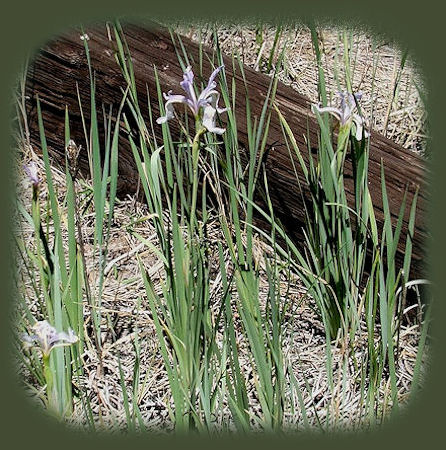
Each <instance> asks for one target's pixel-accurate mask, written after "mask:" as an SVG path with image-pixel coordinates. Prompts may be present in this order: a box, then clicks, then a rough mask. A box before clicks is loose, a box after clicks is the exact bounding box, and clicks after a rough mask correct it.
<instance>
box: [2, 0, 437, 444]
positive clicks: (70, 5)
mask: <svg viewBox="0 0 446 450" xmlns="http://www.w3.org/2000/svg"><path fill="white" fill-rule="evenodd" d="M2 10H3V14H2V20H1V22H2V26H1V27H0V37H1V38H0V45H1V58H2V60H3V63H2V69H1V70H0V76H1V82H0V89H1V97H0V98H1V99H2V101H1V104H0V127H1V134H0V136H1V147H0V170H1V171H2V172H3V174H1V175H2V176H0V183H1V185H0V205H2V210H1V213H0V256H1V264H2V267H1V270H0V283H1V284H0V286H1V302H0V306H1V310H0V319H1V321H2V326H0V346H1V361H2V363H1V370H0V390H1V395H0V413H1V419H2V420H1V421H0V429H1V434H0V439H1V440H2V441H4V445H6V446H5V447H4V448H14V449H25V448H29V449H31V448H32V449H36V448H38V449H40V448H46V449H52V448H59V449H63V450H65V449H68V448H70V449H71V448H80V447H85V448H87V447H88V448H93V447H94V448H95V449H101V448H105V449H107V450H112V449H115V448H122V447H125V448H132V449H133V448H137V447H138V448H163V449H164V448H166V447H167V448H168V447H173V448H185V447H195V448H207V447H209V445H212V446H213V447H214V448H227V447H228V446H233V447H238V446H240V448H246V447H249V446H254V447H255V448H256V449H258V450H260V449H263V448H271V447H272V446H274V445H277V444H278V445H280V446H281V447H282V448H295V447H297V446H305V447H306V446H311V447H312V448H326V447H327V446H330V448H333V447H336V448H339V447H341V448H343V449H349V448H357V447H358V446H360V447H361V448H377V447H378V448H379V447H383V446H386V447H390V446H393V445H395V446H396V445H398V446H399V447H400V448H403V449H406V448H420V447H421V446H423V445H425V444H428V445H430V444H434V443H436V442H437V440H439V441H440V442H441V441H444V438H443V439H442V437H443V436H444V434H443V432H444V428H445V426H446V423H445V416H446V414H445V407H446V396H445V392H446V389H445V383H444V382H443V376H442V375H443V373H444V370H445V355H446V352H445V351H444V348H443V344H444V341H445V327H443V326H442V325H443V323H444V318H445V294H444V291H443V289H442V288H443V287H444V274H445V269H444V267H445V256H444V255H445V254H446V246H445V242H446V239H445V233H444V232H445V227H442V224H443V223H445V215H446V208H444V206H445V204H446V202H445V200H444V199H443V194H444V193H446V189H445V188H446V185H445V183H446V176H444V175H443V174H444V173H446V171H445V169H446V151H445V150H444V149H443V148H442V147H443V146H442V144H441V132H444V129H442V125H443V123H444V120H445V111H444V105H445V104H446V95H445V86H444V85H445V77H444V75H443V74H444V69H445V67H444V66H445V63H444V55H445V51H444V49H443V44H444V41H445V40H444V32H445V30H446V27H445V26H444V17H446V16H445V14H444V11H443V10H442V7H441V6H440V2H436V1H434V0H425V1H423V2H420V3H418V4H415V3H412V2H410V3H409V2H407V1H403V0H393V1H382V0H374V1H373V2H372V1H369V2H359V1H358V0H356V1H350V0H347V1H341V0H338V1H333V0H332V1H330V0H319V1H314V0H313V1H308V0H300V1H297V0H295V1H291V0H289V1H285V0H272V1H269V2H268V1H264V0H257V1H243V2H242V1H240V0H239V1H234V0H224V1H223V2H220V3H217V2H215V1H214V2H212V3H211V2H210V1H202V0H200V1H192V0H189V1H181V0H169V1H165V2H154V1H153V0H125V1H122V0H121V1H116V0H106V1H104V0H97V1H91V0H90V1H85V0H75V1H70V2H66V3H62V2H60V1H59V2H56V1H54V0H40V1H38V2H33V3H30V4H25V3H22V2H9V3H8V4H7V5H4V6H3V7H2ZM260 16H261V17H263V18H264V19H265V20H270V21H280V20H285V21H291V20H296V21H307V20H312V19H319V20H327V21H330V22H333V23H337V24H339V25H342V24H345V25H355V26H356V25H359V26H362V27H366V28H368V29H370V30H371V31H372V32H373V33H382V34H384V35H385V36H387V37H388V38H390V39H394V40H396V42H397V44H399V45H400V46H402V47H403V46H404V47H407V48H409V49H410V50H411V52H412V56H413V57H414V58H415V60H416V61H417V63H418V65H419V67H420V69H421V71H422V73H423V74H424V78H425V85H426V88H427V94H428V104H427V109H428V113H429V127H430V133H431V137H432V139H431V140H430V143H429V145H430V146H431V148H430V150H431V152H432V154H433V158H432V162H431V164H430V175H429V177H430V178H431V180H432V187H431V191H430V192H431V202H430V208H429V210H430V215H429V218H428V220H429V229H430V231H431V233H432V239H431V241H430V242H429V243H428V251H427V255H428V258H427V261H426V273H427V276H428V278H430V279H431V280H433V281H434V287H433V293H434V298H435V302H434V305H433V314H432V317H433V319H434V320H433V324H432V328H433V333H432V334H433V337H434V338H433V348H432V350H431V353H430V359H431V368H430V370H429V373H428V377H427V380H426V385H425V388H424V389H423V390H422V392H421V394H420V395H419V396H418V398H416V399H415V400H414V401H413V402H412V403H411V404H410V405H408V407H406V408H405V410H404V411H403V412H402V413H401V414H400V415H399V416H398V418H397V419H395V420H392V421H389V422H388V423H387V424H386V425H384V426H383V427H382V428H380V429H378V430H375V431H373V432H360V433H359V432H358V433H351V434H318V435H307V434H299V435H297V436H296V437H294V438H290V437H287V438H283V437H278V436H272V435H270V436H265V435H259V436H257V437H250V438H242V437H225V438H221V439H213V440H212V442H210V441H209V439H208V438H203V437H200V438H199V437H196V436H190V435H189V436H182V437H156V436H150V435H149V436H132V435H121V434H114V435H111V434H106V433H104V434H103V435H89V434H87V433H84V432H82V431H80V430H76V429H68V428H66V427H64V426H62V425H60V424H58V423H56V422H54V421H53V420H52V419H50V418H48V417H47V416H46V415H44V414H43V413H42V412H39V411H38V410H37V409H32V408H31V407H30V404H29V403H28V401H26V400H25V399H24V396H23V393H22V391H21V389H20V388H19V385H18V382H17V381H18V380H17V377H16V375H15V372H14V367H13V362H12V361H13V358H12V352H13V349H12V345H11V342H12V341H11V336H12V327H11V324H10V311H11V309H10V308H11V304H12V301H13V299H14V293H13V285H14V282H13V281H14V280H13V265H12V264H11V249H12V239H11V236H12V232H13V224H12V223H11V212H12V204H13V195H12V194H13V189H12V188H13V185H14V183H13V179H12V176H11V175H12V169H11V168H12V166H11V158H10V156H11V154H12V151H13V149H14V140H13V137H12V133H13V122H12V118H13V116H14V108H13V106H14V105H13V99H12V95H11V92H12V88H13V86H14V83H15V80H16V78H17V76H18V74H19V71H20V67H21V63H22V62H23V60H24V59H25V57H26V56H27V55H32V54H33V52H35V51H36V50H38V48H39V47H40V46H41V45H42V44H43V43H44V42H45V40H47V39H49V38H50V37H52V36H55V35H57V34H59V33H61V32H63V31H64V30H66V29H67V28H68V27H70V26H76V25H79V24H82V23H83V24H88V23H89V22H91V21H97V20H100V21H105V20H111V19H113V18H116V17H119V18H121V19H122V20H141V19H143V18H147V19H151V18H156V17H159V18H160V17H161V18H163V19H172V20H182V19H186V20H187V19H192V18H201V19H203V20H214V19H219V20H231V21H250V20H252V19H254V18H257V17H260ZM443 126H444V125H443Z"/></svg>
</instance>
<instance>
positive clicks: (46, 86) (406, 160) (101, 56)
mask: <svg viewBox="0 0 446 450" xmlns="http://www.w3.org/2000/svg"><path fill="white" fill-rule="evenodd" d="M123 30H124V35H125V38H126V41H127V44H128V47H129V49H130V52H131V55H132V62H133V66H134V72H135V79H136V85H137V90H138V94H139V98H140V100H141V101H143V100H146V99H147V90H148V92H149V94H150V98H151V99H152V100H155V101H152V105H151V106H152V112H153V114H154V115H155V117H158V115H159V107H158V101H157V100H156V99H157V94H156V84H155V73H154V67H156V69H157V72H158V76H159V80H160V84H161V86H162V88H163V90H164V91H165V92H167V91H168V90H170V89H173V90H174V91H176V90H177V89H178V83H179V81H180V80H181V79H182V70H181V68H180V66H179V64H178V57H177V53H176V50H175V46H174V43H173V42H172V38H171V35H170V33H169V32H168V31H167V30H166V29H163V28H161V27H158V26H156V27H150V28H143V27H140V26H135V25H126V26H124V27H123ZM86 33H87V34H88V36H89V42H88V45H89V49H90V58H91V64H92V66H93V68H94V70H95V78H96V98H97V102H98V105H100V104H101V103H103V104H105V105H110V104H112V105H114V106H115V108H114V109H115V110H117V107H118V104H119V102H120V101H121V98H122V95H121V92H122V91H121V89H122V88H123V87H125V82H124V80H123V77H122V74H121V71H120V68H119V66H118V63H117V61H116V59H115V55H114V49H115V47H116V45H115V43H114V42H113V41H112V40H111V38H110V34H109V33H108V32H107V29H106V27H105V26H97V27H92V28H90V29H88V30H87V31H86ZM182 42H183V44H184V46H185V49H186V51H187V52H188V54H189V55H190V59H191V61H192V62H194V63H196V64H197V63H198V61H199V47H198V45H197V44H195V43H193V42H192V41H190V40H189V39H187V38H182ZM206 52H207V54H208V55H209V56H211V55H212V51H211V50H210V49H206ZM202 63H203V74H204V75H209V74H210V73H211V71H212V67H211V65H210V63H209V61H208V58H207V57H204V58H203V60H202ZM225 70H226V75H227V77H228V79H231V77H232V76H234V77H235V80H236V86H237V92H238V93H242V92H245V88H244V85H243V80H242V78H241V76H240V74H239V73H235V74H233V72H232V62H231V61H230V60H229V59H228V58H225ZM244 71H245V75H246V80H247V85H248V93H249V97H250V106H251V110H252V113H253V115H257V116H259V115H260V111H261V108H262V106H263V102H264V99H265V95H266V93H267V91H268V86H269V83H270V78H269V77H268V76H266V75H263V74H260V73H257V72H255V71H254V70H252V69H250V68H248V67H245V68H244ZM197 72H198V71H196V73H197ZM89 83H90V82H89V75H88V66H87V60H86V56H85V50H84V45H83V42H82V40H81V39H80V33H79V32H77V31H71V32H69V33H67V34H65V35H63V36H60V37H58V38H57V39H55V40H53V41H51V42H49V43H48V44H47V45H46V46H45V48H43V49H42V50H41V52H40V53H39V54H38V55H37V56H36V58H35V59H34V61H33V62H32V65H31V67H30V70H29V72H28V76H27V86H26V88H27V95H28V96H29V100H28V120H29V127H30V134H31V142H32V144H33V145H34V146H35V147H36V149H39V148H40V141H39V133H38V127H37V117H36V97H37V95H38V97H39V99H40V102H41V107H42V114H43V121H44V125H45V129H46V135H47V143H48V148H49V151H50V153H51V154H52V155H53V156H54V157H55V158H56V159H57V160H59V162H61V163H62V164H63V162H64V160H65V159H64V153H65V150H64V111H65V107H66V106H67V107H68V109H69V112H70V127H71V134H72V137H73V138H74V139H75V141H76V142H77V143H83V142H84V141H85V138H84V134H83V129H82V124H81V116H80V108H79V103H78V97H77V88H78V90H79V93H80V98H81V101H82V105H83V107H84V114H85V116H86V119H87V120H88V118H89V114H88V110H89V96H90V84H89ZM276 103H277V105H278V107H279V109H280V110H281V112H282V114H283V115H284V116H285V117H286V119H287V121H288V122H289V125H290V127H291V129H292V130H293V132H294V134H295V138H296V141H297V143H298V145H299V146H300V148H301V149H306V148H307V143H306V141H305V138H304V136H308V135H309V137H310V142H312V143H314V144H315V145H316V144H317V134H318V125H317V122H316V119H315V118H314V116H313V115H312V114H311V110H310V102H309V100H308V99H306V98H305V97H303V96H302V95H299V93H297V92H296V91H295V90H294V89H292V88H291V87H289V86H286V85H284V84H282V83H279V85H278V89H277V94H276ZM245 105H246V98H245V95H237V97H236V117H237V124H238V133H239V140H240V144H241V145H242V146H246V147H247V145H248V139H247V133H246V110H245ZM142 109H143V110H144V108H142ZM223 120H224V117H223ZM171 130H172V133H173V134H174V135H175V133H179V129H178V127H177V125H176V123H175V121H172V122H171ZM156 131H157V132H158V129H157V130H156ZM159 132H160V133H161V127H160V128H159ZM120 144H121V145H120V153H119V155H120V156H119V158H120V159H119V174H120V175H119V190H120V192H121V193H126V192H127V193H132V192H135V191H136V188H137V185H138V182H137V179H138V178H137V172H136V167H135V164H134V162H133V156H132V153H131V150H130V146H129V143H128V141H127V140H126V136H125V133H122V137H121V143H120ZM267 145H268V147H269V151H268V154H267V158H266V159H265V167H266V171H267V176H268V179H269V189H270V195H271V199H272V203H273V206H274V207H275V210H276V214H277V215H278V217H279V218H280V219H281V220H282V223H283V224H284V225H285V227H286V229H287V231H288V232H289V233H290V234H291V236H292V237H293V239H294V240H295V242H298V243H299V242H302V241H303V233H302V227H303V224H304V220H305V216H304V208H303V201H302V196H301V195H300V193H299V188H298V185H297V182H296V179H295V175H294V172H293V168H292V164H291V162H290V155H289V152H288V150H287V147H286V145H285V144H284V138H283V134H282V130H281V126H280V123H279V119H278V117H277V114H275V113H273V117H272V121H271V125H270V131H269V138H268V142H267ZM83 147H84V148H85V144H84V145H83ZM304 153H305V152H304ZM307 158H308V156H307ZM381 163H383V165H384V169H385V175H386V184H387V189H388V200H389V206H390V210H391V213H392V216H393V219H394V220H395V223H396V217H397V215H398V213H399V209H400V206H401V203H402V201H403V196H404V192H405V191H406V189H407V192H408V195H407V205H410V204H411V201H412V198H413V195H414V193H415V191H416V189H417V188H419V197H418V206H417V214H416V222H415V232H414V236H413V264H412V273H411V276H412V277H420V276H424V270H423V269H424V266H423V258H424V245H423V244H424V241H425V238H426V236H427V230H426V220H425V213H426V207H427V189H426V180H425V175H426V173H425V172H426V169H425V165H424V161H423V159H422V158H421V157H420V156H418V155H416V154H414V153H411V152H409V151H407V150H405V149H404V148H402V147H400V146H399V145H397V144H395V143H393V142H392V141H390V140H389V139H386V138H385V137H383V136H381V135H380V134H378V133H376V132H372V136H371V145H370V161H369V180H370V181H369V184H370V191H371V195H372V200H373V203H374V205H375V207H376V218H377V221H378V224H379V225H380V226H382V223H383V208H382V198H381V173H380V172H381ZM80 164H81V167H82V169H83V170H85V172H87V173H88V159H87V155H86V153H85V152H84V153H83V154H82V155H81V161H80ZM296 166H297V167H298V164H297V165H296ZM345 177H346V179H347V180H348V179H349V178H350V179H351V178H352V168H351V163H350V161H347V164H346V168H345ZM300 182H301V184H302V185H303V186H304V195H308V194H309V193H308V191H307V192H305V183H304V179H303V176H302V174H300ZM347 190H348V200H349V201H350V202H351V201H352V200H353V196H354V193H353V189H352V186H351V184H349V183H348V182H347ZM408 217H409V207H407V208H406V215H405V219H404V223H403V228H402V233H403V235H406V234H407V230H408ZM404 241H405V240H404ZM404 246H405V242H401V244H400V246H399V248H398V252H397V261H398V262H399V263H400V264H401V261H402V259H403V257H404V250H405V248H404Z"/></svg>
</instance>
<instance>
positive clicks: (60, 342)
mask: <svg viewBox="0 0 446 450" xmlns="http://www.w3.org/2000/svg"><path fill="white" fill-rule="evenodd" d="M33 329H34V332H35V334H32V335H27V334H24V335H22V340H23V343H24V345H25V347H34V346H37V347H39V348H40V350H42V353H43V355H44V356H46V357H48V356H49V354H50V352H51V350H52V349H53V348H56V347H63V346H67V345H71V344H74V343H75V342H77V340H78V338H77V336H76V335H75V334H74V331H73V330H72V329H71V328H70V329H69V330H68V333H65V332H64V331H61V332H60V333H58V332H57V330H56V329H55V328H54V327H53V326H51V325H50V324H49V323H48V322H47V321H46V320H42V321H40V322H36V324H35V325H33Z"/></svg>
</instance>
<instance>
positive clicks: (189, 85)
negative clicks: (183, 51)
mask: <svg viewBox="0 0 446 450" xmlns="http://www.w3.org/2000/svg"><path fill="white" fill-rule="evenodd" d="M180 86H181V87H182V88H183V89H184V91H185V92H186V95H187V98H189V99H190V100H192V103H193V104H196V103H197V97H196V95H195V90H194V73H193V72H192V68H191V66H187V69H186V71H185V72H184V74H183V81H181V83H180Z"/></svg>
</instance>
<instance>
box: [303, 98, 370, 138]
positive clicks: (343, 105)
mask: <svg viewBox="0 0 446 450" xmlns="http://www.w3.org/2000/svg"><path fill="white" fill-rule="evenodd" d="M338 95H339V98H340V101H339V108H334V107H333V106H326V107H324V108H321V107H320V106H318V105H312V109H313V112H314V110H316V111H318V112H319V113H320V114H321V113H324V112H327V113H329V114H331V115H333V116H334V117H336V119H337V120H338V121H339V124H340V125H341V126H344V125H348V124H351V123H352V122H353V123H354V124H355V126H356V134H355V138H356V140H358V141H360V140H361V139H362V137H363V131H364V137H365V138H367V137H369V136H370V133H369V132H368V131H367V130H366V129H365V120H364V119H363V118H362V117H361V116H360V115H359V114H356V113H354V111H355V109H356V107H357V104H356V102H359V100H361V97H362V92H357V93H356V94H350V93H349V92H345V91H344V92H338Z"/></svg>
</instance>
